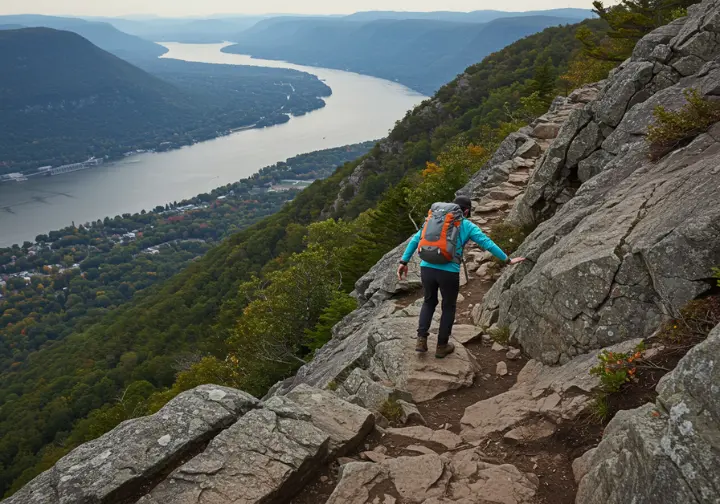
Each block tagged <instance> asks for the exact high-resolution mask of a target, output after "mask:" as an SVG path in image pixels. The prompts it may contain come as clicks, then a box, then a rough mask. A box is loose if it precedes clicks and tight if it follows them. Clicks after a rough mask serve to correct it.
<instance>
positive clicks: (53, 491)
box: [3, 385, 259, 504]
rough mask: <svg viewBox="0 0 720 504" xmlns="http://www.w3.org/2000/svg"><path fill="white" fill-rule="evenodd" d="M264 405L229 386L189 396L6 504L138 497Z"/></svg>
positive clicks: (82, 453) (93, 445)
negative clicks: (139, 491)
mask: <svg viewBox="0 0 720 504" xmlns="http://www.w3.org/2000/svg"><path fill="white" fill-rule="evenodd" d="M258 406H259V401H257V400H256V399H255V398H253V397H252V396H250V395H249V394H246V393H244V392H241V391H239V390H234V389H230V388H227V387H219V386H216V385H203V386H200V387H197V388H195V389H192V390H190V391H188V392H183V393H182V394H180V395H178V396H177V397H176V398H174V399H173V400H172V401H170V402H169V403H168V404H166V405H165V406H164V407H163V408H162V409H161V410H160V411H158V412H157V413H155V414H154V415H151V416H148V417H143V418H137V419H133V420H128V421H126V422H123V423H121V424H120V425H119V426H118V427H116V428H115V429H113V430H111V431H110V432H108V433H107V434H105V435H103V436H101V437H99V438H98V439H95V440H93V441H90V442H88V443H85V444H83V445H81V446H79V447H78V448H76V449H74V450H73V451H71V452H70V453H69V454H68V455H66V456H65V457H63V458H61V459H60V460H59V461H58V462H57V463H56V464H55V466H54V467H53V468H52V469H50V470H48V471H45V472H44V473H42V474H41V475H39V476H38V477H37V478H35V479H34V480H32V481H31V482H30V483H28V484H27V485H25V486H24V487H23V488H22V489H21V490H19V491H18V492H17V493H15V494H14V495H13V496H12V497H9V498H8V499H7V500H5V501H3V502H7V503H8V504H54V503H57V504H60V503H70V502H109V501H111V500H116V499H119V498H127V497H129V496H132V495H135V493H136V492H137V491H138V489H139V488H142V486H143V485H145V484H147V483H148V482H150V481H152V480H153V479H155V478H156V477H158V476H159V475H161V474H162V473H163V472H164V471H166V470H167V469H168V468H171V467H172V465H173V464H176V463H177V462H178V461H180V460H182V459H183V457H186V456H188V455H189V454H192V453H193V452H195V451H196V450H199V449H201V448H202V446H203V445H204V443H206V442H207V441H208V440H209V439H211V438H212V437H213V436H214V435H216V434H217V433H218V432H220V431H222V430H223V429H225V428H227V427H229V426H230V425H232V424H233V423H234V422H235V421H236V420H237V419H238V418H239V417H241V416H242V415H245V414H248V412H250V411H251V410H253V409H254V408H256V407H258Z"/></svg>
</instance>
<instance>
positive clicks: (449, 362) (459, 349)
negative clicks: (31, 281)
mask: <svg viewBox="0 0 720 504" xmlns="http://www.w3.org/2000/svg"><path fill="white" fill-rule="evenodd" d="M400 320H406V321H407V320H408V319H400ZM405 323H406V324H407V325H406V326H405V327H406V328H407V329H406V330H405V331H402V330H401V331H397V333H400V334H402V333H405V334H402V335H401V336H400V337H393V336H392V335H391V334H389V333H388V332H387V324H385V327H382V326H378V327H377V332H375V333H374V334H375V335H376V337H377V338H382V341H379V340H378V341H379V342H378V343H377V344H376V346H375V354H374V355H373V358H372V362H371V364H370V367H369V368H368V369H369V371H370V372H371V373H372V374H375V375H376V376H379V377H382V378H383V379H386V380H388V381H389V382H390V383H392V384H393V386H394V387H396V388H398V389H400V390H404V391H407V392H409V393H410V394H411V396H412V400H413V402H415V403H422V402H425V401H429V400H431V399H434V398H435V397H437V396H439V395H440V394H442V393H444V392H447V391H449V390H457V389H460V388H464V387H470V386H472V384H473V382H474V379H475V373H476V371H477V364H476V362H475V359H474V358H473V357H472V355H471V354H470V353H469V352H468V351H467V350H466V349H465V347H464V346H463V345H462V344H461V343H460V342H459V341H457V340H455V341H454V343H455V352H454V353H452V354H450V355H449V356H447V357H445V358H444V359H436V358H435V357H434V356H433V355H432V352H428V353H426V354H418V353H417V352H415V341H414V340H413V339H411V338H408V337H407V334H408V333H411V331H413V330H414V328H415V321H414V320H410V322H409V323H408V322H405ZM400 327H401V326H400ZM397 333H396V334H397ZM435 338H436V336H435V335H434V334H431V335H430V338H429V340H428V344H429V346H430V347H431V348H433V346H434V345H435Z"/></svg>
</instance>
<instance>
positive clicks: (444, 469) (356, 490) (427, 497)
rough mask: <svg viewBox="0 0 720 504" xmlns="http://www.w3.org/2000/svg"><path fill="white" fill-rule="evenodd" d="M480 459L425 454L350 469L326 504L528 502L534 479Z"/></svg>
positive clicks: (467, 454) (469, 453)
mask: <svg viewBox="0 0 720 504" xmlns="http://www.w3.org/2000/svg"><path fill="white" fill-rule="evenodd" d="M482 458H483V456H482V453H481V452H479V451H478V450H475V449H472V450H465V451H460V452H457V453H455V454H453V455H451V456H450V455H437V454H427V455H421V456H418V457H399V458H396V459H388V460H384V461H383V462H381V463H379V464H372V463H362V462H355V463H350V464H347V465H344V466H343V467H342V477H341V479H340V482H339V483H338V486H337V487H336V488H335V491H334V492H333V494H332V495H331V496H330V499H328V501H327V504H365V503H368V502H379V503H390V502H406V503H412V504H421V503H422V504H443V503H448V504H449V503H453V502H457V503H463V504H483V503H497V504H524V503H530V502H533V498H534V497H535V494H536V492H537V489H538V481H537V477H535V476H534V475H532V474H530V475H528V474H524V473H522V472H520V471H519V470H518V469H517V468H516V467H515V466H512V465H493V464H489V463H486V462H483V461H482ZM373 497H379V498H378V499H377V500H373Z"/></svg>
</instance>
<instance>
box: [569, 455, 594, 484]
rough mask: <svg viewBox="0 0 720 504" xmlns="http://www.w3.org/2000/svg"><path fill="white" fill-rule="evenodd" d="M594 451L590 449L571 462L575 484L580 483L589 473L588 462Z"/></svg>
mask: <svg viewBox="0 0 720 504" xmlns="http://www.w3.org/2000/svg"><path fill="white" fill-rule="evenodd" d="M596 451H597V448H592V449H590V450H588V451H586V452H585V453H583V454H582V455H581V456H580V457H578V458H576V459H575V460H573V463H572V470H573V477H574V478H575V483H580V481H581V480H582V479H583V478H584V477H585V475H586V474H587V473H588V472H589V471H590V462H591V461H592V458H593V456H594V455H595V452H596Z"/></svg>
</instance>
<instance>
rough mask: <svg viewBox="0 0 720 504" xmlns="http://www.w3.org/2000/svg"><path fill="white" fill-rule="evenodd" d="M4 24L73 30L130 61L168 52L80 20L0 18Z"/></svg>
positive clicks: (106, 26) (23, 16)
mask: <svg viewBox="0 0 720 504" xmlns="http://www.w3.org/2000/svg"><path fill="white" fill-rule="evenodd" d="M0 25H13V26H16V27H29V28H40V27H44V28H53V29H56V30H67V31H71V32H73V33H77V34H78V35H81V36H82V37H84V38H86V39H88V40H89V41H90V42H92V43H93V44H95V45H96V46H98V47H99V48H101V49H104V50H105V51H108V52H110V53H112V54H114V55H115V56H118V57H120V58H123V59H129V60H134V59H144V58H157V57H159V56H162V55H163V54H165V53H166V52H167V49H166V48H164V47H163V46H161V45H158V44H155V43H154V42H150V41H148V40H145V39H142V38H140V37H136V36H134V35H129V34H127V33H124V32H122V31H120V30H118V29H117V28H115V27H114V26H112V25H111V24H109V23H97V22H89V21H85V20H84V19H78V18H65V17H55V16H41V15H35V14H19V15H13V16H0Z"/></svg>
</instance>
